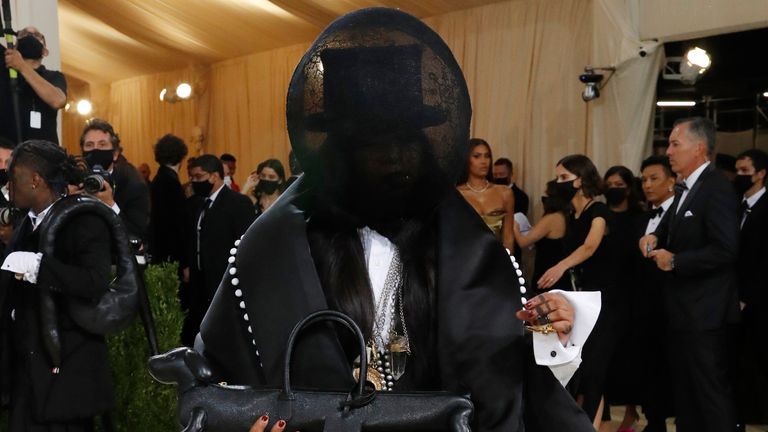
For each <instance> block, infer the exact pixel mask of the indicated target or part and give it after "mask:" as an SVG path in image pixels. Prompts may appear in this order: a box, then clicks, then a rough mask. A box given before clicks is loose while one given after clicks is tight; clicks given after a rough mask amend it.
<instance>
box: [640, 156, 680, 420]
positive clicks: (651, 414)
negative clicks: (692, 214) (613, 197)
mask: <svg viewBox="0 0 768 432" xmlns="http://www.w3.org/2000/svg"><path fill="white" fill-rule="evenodd" d="M640 171H641V176H640V178H641V184H642V188H643V193H644V194H645V198H646V200H647V201H648V203H649V204H650V206H651V208H650V209H649V211H647V212H646V213H645V214H643V215H641V216H640V218H639V222H638V227H637V234H636V237H635V239H639V238H640V237H642V236H644V235H646V234H651V233H653V232H654V231H656V228H657V227H658V226H659V223H660V222H661V221H662V219H663V218H664V215H665V214H666V213H667V212H668V211H669V209H670V207H672V202H673V201H674V199H675V191H674V188H673V186H674V185H675V173H674V172H673V171H672V167H671V166H670V165H669V158H667V157H666V156H651V157H649V158H648V159H646V160H644V161H643V164H642V165H641V168H640ZM636 264H637V266H636V277H634V278H633V279H634V281H635V282H636V283H637V287H638V289H637V290H635V292H636V293H637V297H636V298H635V299H634V301H633V304H634V309H633V317H634V319H635V320H636V325H635V326H634V328H635V333H634V334H633V335H632V339H633V340H634V341H635V343H637V345H639V347H638V348H640V349H639V350H638V351H637V352H638V355H637V357H638V364H641V365H642V367H640V368H639V370H638V371H637V372H638V373H639V374H641V375H640V378H641V379H640V380H638V383H639V384H640V388H638V389H637V390H638V391H639V397H640V400H641V402H642V406H643V412H644V414H645V417H646V419H647V420H648V425H647V426H646V428H645V429H643V432H666V430H667V426H666V417H667V415H668V414H672V412H671V411H672V410H671V409H670V407H671V405H672V402H671V400H672V396H673V394H672V393H673V392H672V391H671V389H670V387H669V386H668V385H667V384H668V383H669V380H670V378H669V375H670V374H669V366H668V360H667V355H666V352H667V349H666V341H665V335H666V334H667V322H666V318H665V311H664V308H661V307H658V304H659V299H660V298H662V297H663V295H664V285H665V280H666V278H667V277H668V276H669V273H667V272H663V271H661V270H659V269H658V267H656V263H654V262H653V261H651V260H648V259H645V258H643V257H642V256H641V255H640V254H639V253H637V259H636Z"/></svg>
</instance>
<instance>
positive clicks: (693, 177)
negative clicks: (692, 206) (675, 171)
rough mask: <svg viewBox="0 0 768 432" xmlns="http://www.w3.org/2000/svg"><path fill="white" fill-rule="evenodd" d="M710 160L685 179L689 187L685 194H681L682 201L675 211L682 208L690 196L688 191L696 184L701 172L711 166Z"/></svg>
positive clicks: (684, 181)
mask: <svg viewBox="0 0 768 432" xmlns="http://www.w3.org/2000/svg"><path fill="white" fill-rule="evenodd" d="M709 164H710V162H709V161H706V162H704V163H703V164H701V166H700V167H698V168H696V169H695V170H694V171H693V172H692V173H691V175H689V176H688V177H687V178H685V179H683V183H685V185H686V186H687V187H688V189H686V190H685V191H683V194H682V195H681V196H680V202H679V203H677V208H676V209H675V213H677V212H678V211H680V208H681V207H682V206H683V203H684V202H685V199H686V198H688V192H690V191H691V188H692V187H693V185H694V184H696V180H698V179H699V177H701V173H703V172H704V170H705V169H706V168H707V167H708V166H709Z"/></svg>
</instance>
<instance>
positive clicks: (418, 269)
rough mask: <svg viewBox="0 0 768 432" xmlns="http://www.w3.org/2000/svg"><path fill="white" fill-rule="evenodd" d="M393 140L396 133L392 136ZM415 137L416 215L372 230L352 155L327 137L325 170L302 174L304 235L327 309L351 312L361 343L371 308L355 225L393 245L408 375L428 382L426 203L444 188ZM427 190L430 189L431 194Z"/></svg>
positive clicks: (430, 237)
mask: <svg viewBox="0 0 768 432" xmlns="http://www.w3.org/2000/svg"><path fill="white" fill-rule="evenodd" d="M399 135H400V134H399V133H394V134H393V138H392V139H398V136H399ZM408 138H413V136H412V135H409V136H408ZM416 138H417V139H418V141H419V142H420V143H421V145H422V147H423V150H424V151H425V152H427V153H425V154H424V157H423V158H422V162H423V165H424V166H423V167H422V169H423V170H424V171H422V172H423V174H422V175H419V179H420V180H419V183H417V185H416V186H415V187H416V188H417V190H418V191H425V192H418V193H416V195H417V196H419V197H421V201H422V202H421V203H416V204H414V205H413V206H412V207H413V208H414V209H415V210H414V211H415V213H414V214H409V215H407V216H406V217H405V218H403V219H401V220H399V221H397V223H395V224H393V225H384V226H376V225H375V222H374V223H372V221H367V220H364V217H363V216H361V215H359V214H357V212H356V211H355V208H356V203H355V202H354V201H355V200H356V199H358V198H359V197H356V195H357V192H354V191H355V186H354V184H353V183H354V182H356V178H355V177H354V173H352V172H350V169H349V167H350V163H351V158H352V156H351V152H350V151H349V147H348V145H349V143H345V142H344V141H345V138H344V137H336V138H329V141H327V142H326V143H325V144H324V145H323V147H322V148H321V151H320V157H321V158H322V162H321V164H322V165H323V168H324V169H323V170H321V171H320V172H318V171H315V170H310V171H307V172H306V173H305V180H306V183H304V184H310V185H311V186H312V187H314V189H315V190H314V192H313V193H312V194H311V196H312V198H311V201H312V207H313V208H314V210H311V211H309V212H308V213H309V216H310V217H309V222H308V226H307V232H308V237H309V241H310V249H311V251H312V256H313V259H314V261H315V267H316V269H317V272H318V275H319V278H320V282H321V285H322V286H323V290H324V291H325V293H326V298H327V299H328V302H329V307H331V308H332V309H335V310H339V311H342V312H344V313H346V314H347V315H349V316H350V317H351V318H352V319H354V320H355V322H357V323H358V325H360V328H361V329H362V330H363V332H364V334H365V336H366V338H370V337H371V335H372V334H373V324H374V319H375V316H376V308H375V305H374V297H373V293H372V288H371V285H370V280H369V277H368V271H367V265H366V262H365V254H364V250H363V245H362V242H361V240H360V235H359V233H358V228H361V227H362V226H366V225H368V226H371V228H373V229H376V230H377V231H378V232H379V233H381V234H383V235H386V236H387V237H388V238H389V239H390V240H391V241H392V242H393V243H394V244H395V245H396V246H397V248H398V251H399V253H400V256H401V262H402V263H403V287H402V289H403V302H404V304H403V309H404V314H405V320H406V325H407V326H408V334H409V337H410V343H411V347H412V351H413V352H414V355H413V356H412V359H413V362H412V365H413V368H412V369H411V370H412V371H413V373H414V376H417V377H419V379H422V378H424V379H425V380H426V381H429V382H431V381H433V380H432V379H431V377H434V376H436V373H437V371H435V370H434V367H430V366H431V365H430V364H429V363H428V362H429V359H430V358H434V352H435V349H436V348H435V347H436V341H435V340H434V335H435V334H436V333H435V331H434V329H435V326H436V314H435V312H434V307H435V275H434V268H435V265H434V262H435V250H434V245H435V240H434V236H435V233H434V223H433V220H432V219H433V214H434V210H435V207H436V205H432V203H431V201H430V197H433V196H438V195H440V193H439V192H440V189H437V188H438V187H443V188H444V189H446V190H448V187H447V186H450V185H449V184H448V183H447V182H445V181H444V180H445V179H442V178H441V176H440V175H439V174H438V169H437V168H436V161H435V159H434V156H433V155H432V154H431V153H429V152H430V149H431V148H430V146H429V143H428V141H427V139H426V137H425V136H424V135H423V133H421V132H418V133H417V136H416ZM441 181H442V182H443V183H444V184H443V183H441ZM439 185H442V186H439ZM426 191H431V195H430V194H428V193H426ZM435 203H436V201H435ZM382 204H384V203H382ZM417 204H418V205H417ZM398 331H401V330H400V329H398ZM341 337H342V339H343V338H344V337H345V336H341Z"/></svg>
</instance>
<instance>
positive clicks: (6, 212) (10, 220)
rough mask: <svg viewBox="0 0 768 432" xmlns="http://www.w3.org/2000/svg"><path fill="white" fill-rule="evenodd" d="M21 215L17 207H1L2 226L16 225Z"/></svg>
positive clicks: (0, 223) (0, 221)
mask: <svg viewBox="0 0 768 432" xmlns="http://www.w3.org/2000/svg"><path fill="white" fill-rule="evenodd" d="M21 214H22V212H21V210H19V209H17V208H15V207H0V225H14V224H15V223H16V221H17V220H18V219H19V216H21Z"/></svg>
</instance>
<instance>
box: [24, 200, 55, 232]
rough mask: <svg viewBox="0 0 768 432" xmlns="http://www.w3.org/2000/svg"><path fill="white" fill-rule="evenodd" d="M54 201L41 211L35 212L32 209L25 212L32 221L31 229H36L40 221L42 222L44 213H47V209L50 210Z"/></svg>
mask: <svg viewBox="0 0 768 432" xmlns="http://www.w3.org/2000/svg"><path fill="white" fill-rule="evenodd" d="M56 201H58V200H56ZM56 201H54V202H52V203H51V205H49V206H48V207H46V208H45V209H44V210H43V211H41V212H40V213H38V214H35V212H34V211H33V210H30V211H29V212H28V213H27V215H28V216H29V220H30V221H32V231H34V230H36V229H37V227H38V226H39V225H40V222H42V221H43V219H45V215H47V214H48V210H50V209H51V207H53V205H54V204H56Z"/></svg>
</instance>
